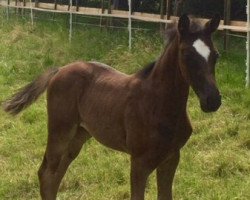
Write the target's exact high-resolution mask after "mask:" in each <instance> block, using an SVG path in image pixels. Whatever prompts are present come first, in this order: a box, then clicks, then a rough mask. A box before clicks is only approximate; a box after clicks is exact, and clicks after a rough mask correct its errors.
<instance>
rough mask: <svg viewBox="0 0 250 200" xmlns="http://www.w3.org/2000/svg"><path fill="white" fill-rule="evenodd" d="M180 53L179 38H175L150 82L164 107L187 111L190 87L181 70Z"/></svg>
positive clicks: (157, 63)
mask: <svg viewBox="0 0 250 200" xmlns="http://www.w3.org/2000/svg"><path fill="white" fill-rule="evenodd" d="M178 51H179V49H178V38H175V39H174V41H172V42H171V44H169V45H168V46H167V47H166V49H165V51H164V52H163V54H162V56H161V57H160V58H159V60H158V61H157V62H156V64H155V66H154V69H153V71H152V73H151V74H150V76H149V77H148V82H149V83H150V86H151V87H153V88H152V90H153V91H154V92H155V95H157V99H158V101H159V102H162V103H163V104H164V107H166V106H167V105H169V107H170V108H174V110H175V111H177V109H181V110H183V111H184V110H185V111H186V103H187V98H188V93H189V85H188V84H187V82H186V81H185V80H184V79H183V76H182V74H181V71H180V68H179V64H178ZM162 106H163V105H162ZM176 108H177V109H176ZM166 109H168V110H169V108H166Z"/></svg>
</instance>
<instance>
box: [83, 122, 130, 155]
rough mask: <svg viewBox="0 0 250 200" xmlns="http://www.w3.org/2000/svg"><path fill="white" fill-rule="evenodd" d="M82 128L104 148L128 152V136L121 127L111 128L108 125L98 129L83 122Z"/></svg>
mask: <svg viewBox="0 0 250 200" xmlns="http://www.w3.org/2000/svg"><path fill="white" fill-rule="evenodd" d="M81 126H82V127H83V128H85V129H86V130H87V131H88V132H89V134H90V135H91V136H93V137H94V138H95V139H96V140H97V141H98V142H99V143H101V144H103V145H104V146H106V147H109V148H111V149H115V150H118V151H122V152H127V147H126V134H125V133H124V130H123V129H122V128H121V127H117V126H111V125H110V126H109V125H108V124H106V125H105V126H102V127H97V126H93V125H89V124H87V123H85V122H82V123H81Z"/></svg>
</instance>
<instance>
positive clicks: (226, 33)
mask: <svg viewBox="0 0 250 200" xmlns="http://www.w3.org/2000/svg"><path fill="white" fill-rule="evenodd" d="M230 18H231V0H224V25H230ZM229 32H230V31H229V30H224V45H223V49H224V51H227V50H228V45H229V44H228V43H229Z"/></svg>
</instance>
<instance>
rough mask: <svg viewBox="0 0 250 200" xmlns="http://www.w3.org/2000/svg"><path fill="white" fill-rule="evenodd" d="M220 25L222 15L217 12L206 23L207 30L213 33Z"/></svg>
mask: <svg viewBox="0 0 250 200" xmlns="http://www.w3.org/2000/svg"><path fill="white" fill-rule="evenodd" d="M219 25H220V15H219V14H215V15H214V17H213V18H212V19H211V20H210V21H208V22H207V23H206V24H205V32H206V33H208V34H212V33H213V32H215V31H216V30H217V28H218V26H219Z"/></svg>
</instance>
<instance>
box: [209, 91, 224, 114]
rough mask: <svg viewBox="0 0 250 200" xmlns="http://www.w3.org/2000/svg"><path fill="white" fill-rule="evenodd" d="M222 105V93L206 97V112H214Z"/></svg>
mask: <svg viewBox="0 0 250 200" xmlns="http://www.w3.org/2000/svg"><path fill="white" fill-rule="evenodd" d="M220 106H221V95H220V94H219V93H218V94H213V95H210V96H208V97H207V98H206V109H205V110H206V112H214V111H216V110H218V109H219V107H220Z"/></svg>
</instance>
